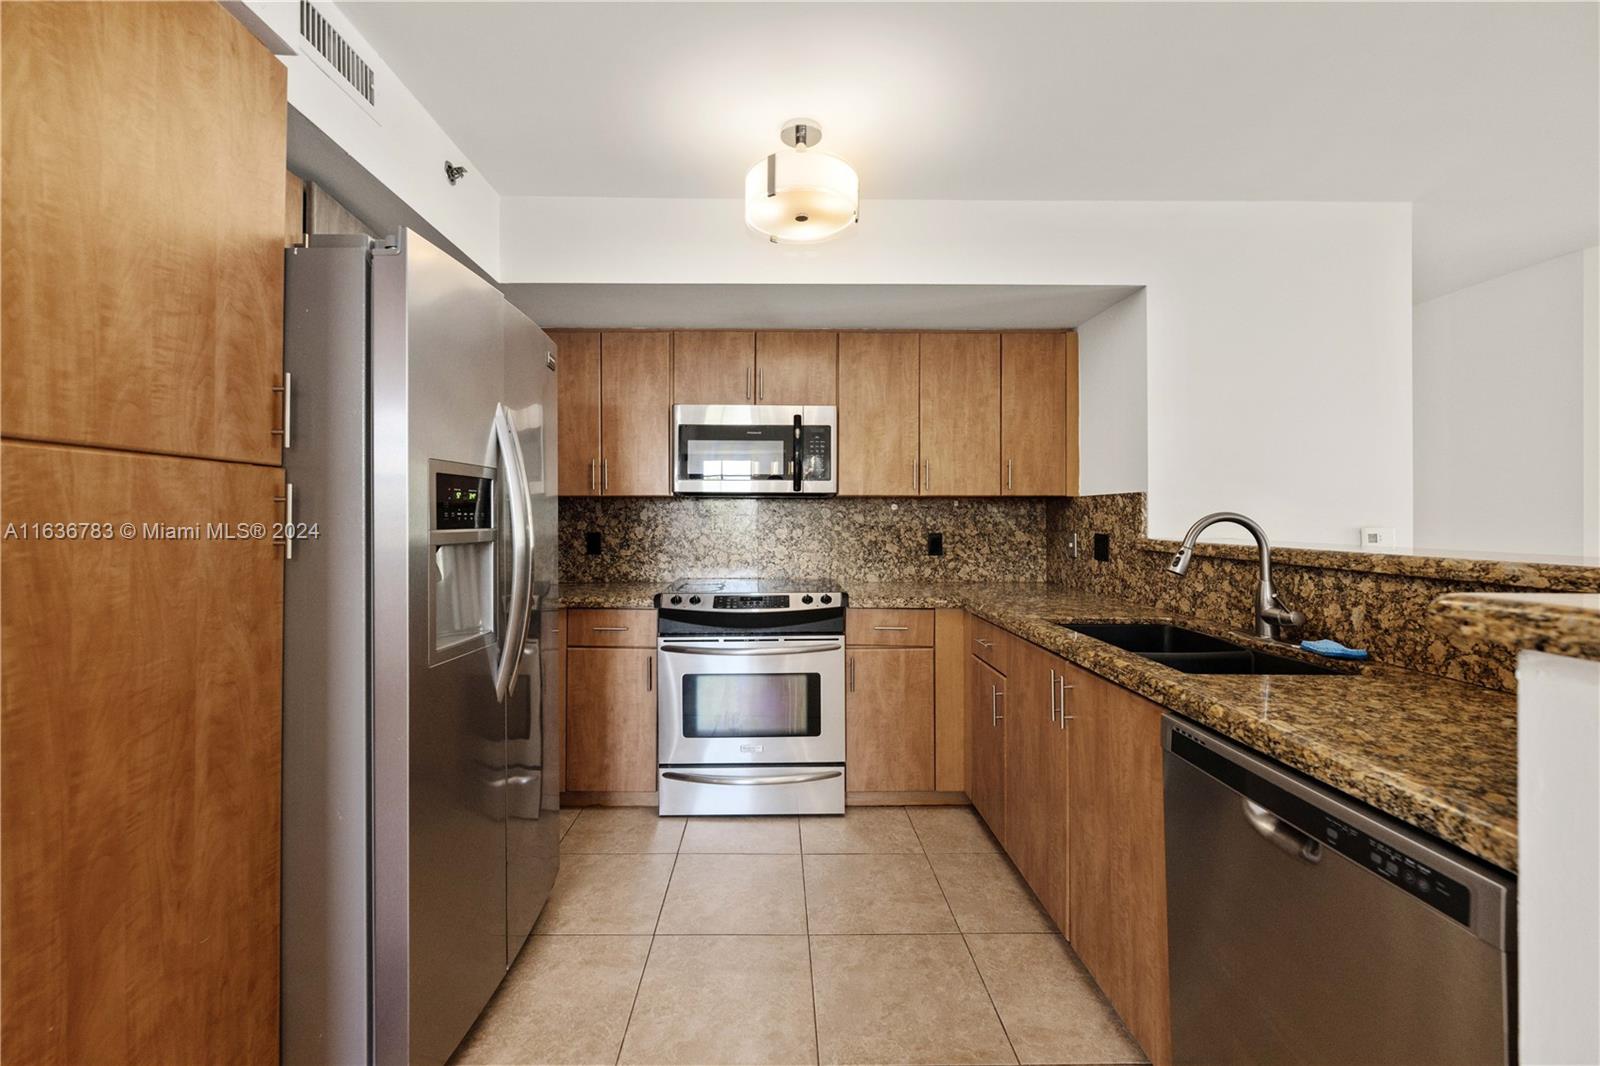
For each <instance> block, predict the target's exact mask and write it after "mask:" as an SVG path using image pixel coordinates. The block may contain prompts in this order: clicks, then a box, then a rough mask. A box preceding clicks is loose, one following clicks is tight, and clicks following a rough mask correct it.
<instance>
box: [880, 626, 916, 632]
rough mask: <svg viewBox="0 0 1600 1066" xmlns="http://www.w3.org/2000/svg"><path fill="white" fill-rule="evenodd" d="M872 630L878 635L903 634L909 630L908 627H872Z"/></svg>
mask: <svg viewBox="0 0 1600 1066" xmlns="http://www.w3.org/2000/svg"><path fill="white" fill-rule="evenodd" d="M872 628H873V629H876V630H878V631H879V632H880V633H905V632H908V631H909V630H910V629H911V627H910V626H873V627H872Z"/></svg>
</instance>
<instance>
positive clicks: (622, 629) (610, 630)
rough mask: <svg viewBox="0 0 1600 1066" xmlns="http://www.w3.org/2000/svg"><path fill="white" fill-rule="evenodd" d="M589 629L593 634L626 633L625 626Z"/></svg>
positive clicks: (591, 627) (592, 627)
mask: <svg viewBox="0 0 1600 1066" xmlns="http://www.w3.org/2000/svg"><path fill="white" fill-rule="evenodd" d="M589 629H590V630H591V631H593V632H595V633H626V632H627V631H628V627H627V626H590V627H589Z"/></svg>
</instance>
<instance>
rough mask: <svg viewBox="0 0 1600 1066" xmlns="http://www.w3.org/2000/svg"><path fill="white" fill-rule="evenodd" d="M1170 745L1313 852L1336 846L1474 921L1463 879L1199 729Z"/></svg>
mask: <svg viewBox="0 0 1600 1066" xmlns="http://www.w3.org/2000/svg"><path fill="white" fill-rule="evenodd" d="M1170 747H1171V751H1172V753H1173V754H1174V755H1176V756H1178V757H1179V758H1181V759H1183V760H1185V761H1186V762H1190V763H1193V764H1194V765H1195V766H1197V767H1199V768H1200V769H1201V770H1204V771H1205V772H1206V773H1208V774H1210V775H1211V776H1212V777H1214V778H1216V779H1217V780H1219V781H1221V782H1222V783H1223V784H1225V785H1227V786H1228V787H1229V788H1231V789H1233V791H1235V792H1237V793H1239V794H1240V795H1241V796H1243V797H1244V798H1245V799H1248V800H1252V801H1254V802H1255V803H1257V804H1259V805H1260V806H1262V807H1265V808H1266V809H1267V810H1268V811H1270V812H1271V813H1272V814H1273V815H1275V816H1276V817H1278V818H1280V819H1282V820H1283V821H1285V822H1287V823H1289V825H1291V826H1292V827H1294V828H1295V829H1298V830H1299V831H1300V832H1301V833H1303V834H1304V835H1305V836H1306V837H1307V838H1309V840H1308V843H1307V845H1306V846H1307V847H1308V848H1312V850H1313V852H1315V851H1316V850H1319V849H1326V848H1332V849H1333V850H1335V851H1337V852H1338V853H1339V854H1340V855H1343V856H1344V857H1345V858H1347V859H1350V860H1351V861H1352V862H1355V863H1358V864H1360V865H1362V866H1365V867H1366V868H1367V869H1368V870H1369V871H1370V872H1372V873H1374V874H1377V875H1378V876H1379V877H1381V878H1383V879H1384V880H1386V881H1388V882H1390V883H1391V884H1393V885H1394V886H1395V887H1396V888H1401V889H1404V890H1405V891H1406V892H1408V893H1410V894H1411V895H1412V896H1415V897H1416V898H1417V899H1419V900H1421V901H1422V902H1424V903H1426V904H1427V905H1428V906H1430V907H1432V908H1433V909H1435V910H1437V911H1440V912H1441V913H1443V914H1446V915H1448V916H1450V917H1451V918H1454V919H1455V920H1456V921H1458V922H1460V923H1461V924H1462V925H1466V926H1470V925H1471V924H1472V891H1471V890H1470V889H1469V888H1468V887H1467V886H1466V885H1464V884H1462V883H1461V882H1460V881H1457V880H1455V879H1454V878H1451V877H1449V876H1447V875H1445V874H1443V873H1441V872H1439V871H1438V870H1437V869H1435V868H1433V867H1432V866H1430V865H1428V864H1427V863H1424V862H1422V861H1420V860H1418V859H1416V858H1414V857H1412V856H1410V855H1408V854H1406V853H1405V852H1404V851H1402V850H1401V849H1399V848H1396V847H1393V846H1392V845H1390V844H1388V843H1385V842H1384V841H1382V840H1379V839H1378V838H1377V837H1375V836H1373V835H1372V834H1370V833H1368V832H1366V831H1364V830H1362V829H1360V828H1358V827H1356V826H1354V825H1351V824H1350V823H1349V822H1347V821H1344V820H1343V819H1340V818H1338V817H1336V816H1335V815H1333V814H1330V813H1329V812H1327V811H1325V810H1322V809H1321V808H1320V807H1316V806H1313V805H1312V804H1310V803H1308V802H1306V801H1305V800H1303V799H1301V798H1300V797H1299V796H1296V795H1294V794H1293V793H1291V792H1289V791H1287V790H1285V789H1282V788H1279V787H1278V786H1277V785H1275V784H1273V783H1272V782H1270V781H1268V780H1266V779H1265V778H1262V777H1260V776H1258V775H1256V774H1253V773H1251V772H1250V771H1249V770H1247V769H1246V768H1244V767H1243V766H1240V765H1238V764H1237V763H1235V762H1233V761H1231V760H1229V759H1226V758H1224V757H1223V756H1222V755H1220V754H1218V753H1217V752H1215V751H1213V750H1211V748H1210V746H1209V745H1208V744H1207V743H1206V740H1205V738H1204V737H1202V736H1200V735H1198V734H1195V733H1191V732H1189V731H1188V730H1186V729H1183V728H1179V727H1174V728H1173V729H1172V737H1171V741H1170ZM1311 842H1315V846H1314V847H1313V845H1312V843H1311Z"/></svg>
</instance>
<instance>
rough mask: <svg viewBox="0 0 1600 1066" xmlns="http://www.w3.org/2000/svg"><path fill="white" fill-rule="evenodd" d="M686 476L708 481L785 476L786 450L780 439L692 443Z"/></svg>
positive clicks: (699, 441) (687, 460)
mask: <svg viewBox="0 0 1600 1066" xmlns="http://www.w3.org/2000/svg"><path fill="white" fill-rule="evenodd" d="M688 445H689V448H688V455H687V457H686V459H685V468H684V475H685V476H686V477H692V478H699V479H702V480H705V481H750V480H752V479H755V478H781V477H783V476H784V474H783V468H784V466H785V465H787V464H786V462H785V452H786V451H787V449H785V447H784V445H783V442H782V441H777V440H691V441H689V442H688Z"/></svg>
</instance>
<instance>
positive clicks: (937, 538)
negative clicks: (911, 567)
mask: <svg viewBox="0 0 1600 1066" xmlns="http://www.w3.org/2000/svg"><path fill="white" fill-rule="evenodd" d="M928 554H929V555H943V554H944V534H943V533H929V534H928Z"/></svg>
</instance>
